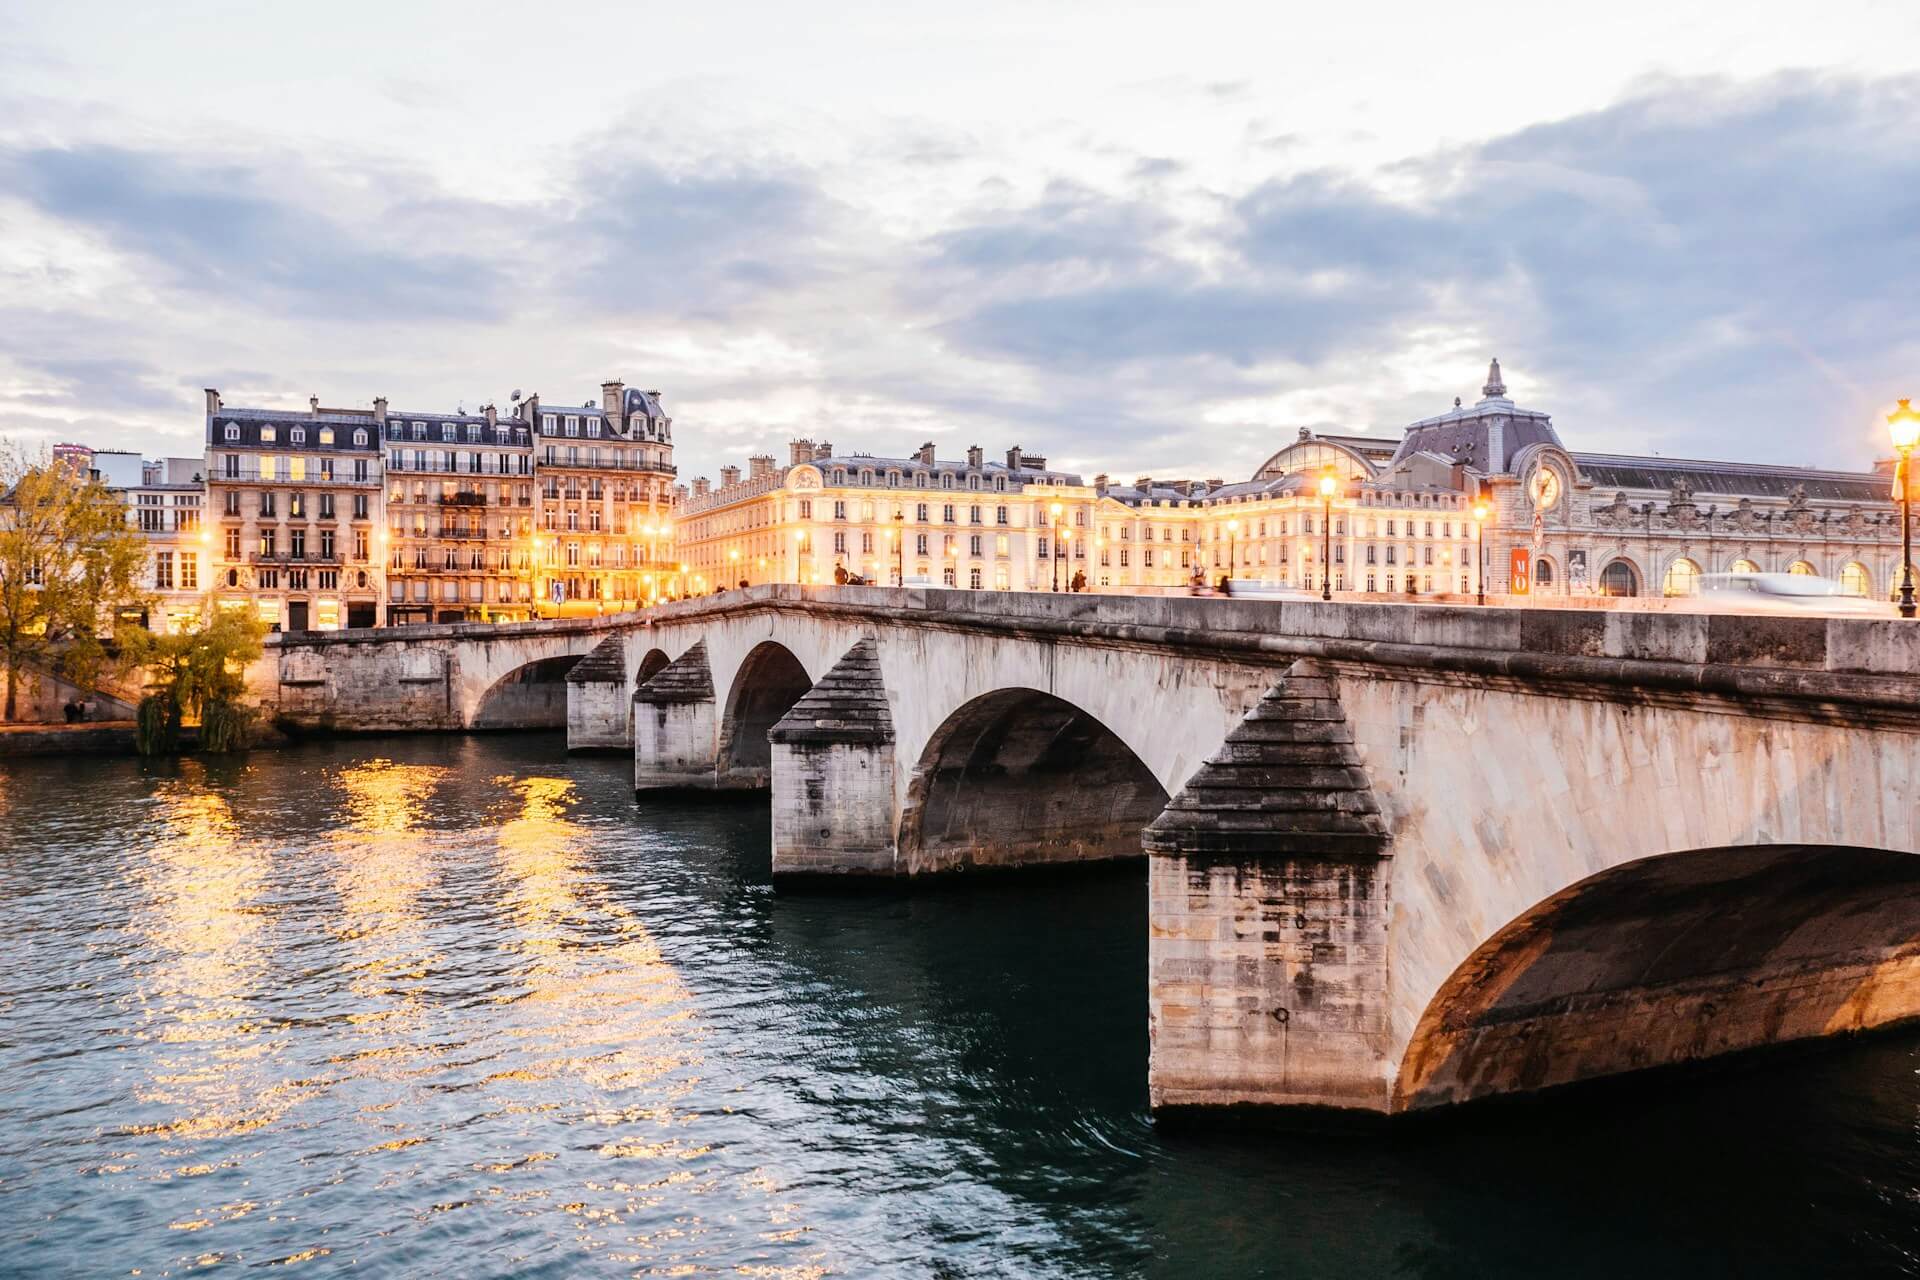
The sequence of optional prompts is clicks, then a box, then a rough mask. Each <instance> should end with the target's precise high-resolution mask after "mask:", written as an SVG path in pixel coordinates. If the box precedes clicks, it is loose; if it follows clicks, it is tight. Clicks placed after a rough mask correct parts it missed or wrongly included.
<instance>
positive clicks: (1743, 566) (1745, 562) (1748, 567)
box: [1727, 556, 1760, 573]
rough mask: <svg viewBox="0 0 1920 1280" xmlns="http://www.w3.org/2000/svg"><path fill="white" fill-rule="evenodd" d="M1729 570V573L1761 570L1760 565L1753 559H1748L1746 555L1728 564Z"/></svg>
mask: <svg viewBox="0 0 1920 1280" xmlns="http://www.w3.org/2000/svg"><path fill="white" fill-rule="evenodd" d="M1727 572H1728V573H1758V572H1760V566H1759V565H1757V564H1755V563H1754V562H1753V561H1751V560H1749V559H1747V558H1746V557H1745V556H1742V557H1740V559H1738V560H1735V561H1734V562H1733V563H1732V564H1730V565H1728V566H1727Z"/></svg>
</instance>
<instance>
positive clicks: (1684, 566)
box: [1660, 556, 1700, 596]
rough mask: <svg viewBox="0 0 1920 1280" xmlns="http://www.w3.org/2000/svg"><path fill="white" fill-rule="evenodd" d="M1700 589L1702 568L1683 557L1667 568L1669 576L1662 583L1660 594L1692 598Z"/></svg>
mask: <svg viewBox="0 0 1920 1280" xmlns="http://www.w3.org/2000/svg"><path fill="white" fill-rule="evenodd" d="M1699 589H1700V566H1699V565H1697V564H1695V563H1694V562H1693V561H1691V560H1689V559H1687V558H1686V557H1685V556H1681V557H1680V558H1679V559H1678V560H1675V561H1674V562H1673V563H1672V564H1670V565H1668V566H1667V576H1666V578H1665V579H1664V580H1663V581H1662V582H1661V583H1660V594H1661V595H1666V596H1690V595H1693V594H1694V593H1695V592H1696V591H1698V590H1699Z"/></svg>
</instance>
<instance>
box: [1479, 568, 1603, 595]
mask: <svg viewBox="0 0 1920 1280" xmlns="http://www.w3.org/2000/svg"><path fill="white" fill-rule="evenodd" d="M1460 581H1461V587H1460V589H1461V590H1462V591H1465V590H1466V589H1467V588H1466V585H1465V584H1466V575H1465V574H1462V575H1461V577H1460ZM1600 594H1601V595H1603V596H1637V595H1639V594H1640V577H1639V575H1638V574H1636V573H1634V571H1633V566H1632V565H1630V564H1628V563H1627V562H1626V561H1625V560H1615V561H1614V562H1613V563H1612V564H1610V565H1608V566H1607V567H1606V568H1605V569H1602V570H1601V571H1600Z"/></svg>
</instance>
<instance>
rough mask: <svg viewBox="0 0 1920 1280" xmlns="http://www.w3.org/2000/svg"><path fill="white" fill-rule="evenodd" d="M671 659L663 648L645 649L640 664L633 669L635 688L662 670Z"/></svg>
mask: <svg viewBox="0 0 1920 1280" xmlns="http://www.w3.org/2000/svg"><path fill="white" fill-rule="evenodd" d="M672 661H673V659H672V658H669V657H668V656H667V651H666V650H665V649H649V650H647V653H646V656H645V657H643V658H641V659H640V665H639V666H638V667H637V668H635V670H634V676H633V683H634V686H635V687H636V688H637V687H638V686H640V685H643V684H645V683H646V682H647V681H649V680H651V679H653V678H654V677H655V676H657V675H659V674H660V673H661V672H662V671H664V670H666V668H667V664H668V663H670V662H672Z"/></svg>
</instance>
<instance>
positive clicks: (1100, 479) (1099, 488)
mask: <svg viewBox="0 0 1920 1280" xmlns="http://www.w3.org/2000/svg"><path fill="white" fill-rule="evenodd" d="M1093 491H1094V492H1095V493H1097V494H1099V495H1100V496H1101V497H1103V498H1104V497H1106V496H1107V473H1106V472H1104V471H1102V472H1101V473H1100V474H1099V475H1097V476H1095V477H1094V478H1093Z"/></svg>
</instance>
